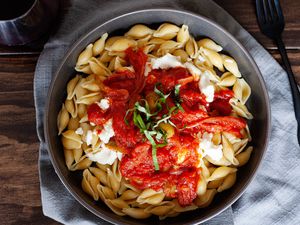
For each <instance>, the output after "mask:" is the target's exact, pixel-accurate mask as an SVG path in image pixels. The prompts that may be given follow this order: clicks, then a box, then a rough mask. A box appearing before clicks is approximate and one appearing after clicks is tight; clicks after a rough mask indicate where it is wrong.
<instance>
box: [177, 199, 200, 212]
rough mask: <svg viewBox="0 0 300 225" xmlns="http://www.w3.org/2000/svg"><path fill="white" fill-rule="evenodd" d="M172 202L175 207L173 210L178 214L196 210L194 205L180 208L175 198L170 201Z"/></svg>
mask: <svg viewBox="0 0 300 225" xmlns="http://www.w3.org/2000/svg"><path fill="white" fill-rule="evenodd" d="M172 202H173V203H174V204H175V207H174V209H173V210H174V211H175V212H179V213H180V212H187V211H192V210H195V209H197V206H196V205H194V204H191V205H188V206H185V207H182V206H180V205H179V203H178V200H177V199H176V198H175V199H174V200H172Z"/></svg>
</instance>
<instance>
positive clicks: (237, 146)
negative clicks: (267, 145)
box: [232, 138, 249, 155]
mask: <svg viewBox="0 0 300 225" xmlns="http://www.w3.org/2000/svg"><path fill="white" fill-rule="evenodd" d="M248 142H249V140H248V138H245V139H242V140H241V141H240V142H237V143H234V144H233V145H232V146H233V150H234V152H235V154H236V155H237V154H239V153H240V152H242V151H243V150H244V148H245V147H246V146H247V144H248Z"/></svg>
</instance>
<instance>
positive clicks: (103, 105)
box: [97, 98, 110, 110]
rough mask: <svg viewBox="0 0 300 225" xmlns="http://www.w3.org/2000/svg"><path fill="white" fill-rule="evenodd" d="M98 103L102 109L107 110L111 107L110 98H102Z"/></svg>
mask: <svg viewBox="0 0 300 225" xmlns="http://www.w3.org/2000/svg"><path fill="white" fill-rule="evenodd" d="M97 105H98V106H99V107H100V109H102V110H107V109H108V108H109V106H110V105H109V100H108V99H106V98H103V99H101V101H100V102H97Z"/></svg>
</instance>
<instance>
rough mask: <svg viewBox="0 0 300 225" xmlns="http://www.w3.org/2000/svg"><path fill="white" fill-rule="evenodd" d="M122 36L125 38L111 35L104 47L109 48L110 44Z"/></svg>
mask: <svg viewBox="0 0 300 225" xmlns="http://www.w3.org/2000/svg"><path fill="white" fill-rule="evenodd" d="M121 38H124V37H123V36H113V37H110V38H108V39H107V40H106V42H105V45H104V49H106V48H109V47H110V46H112V44H113V43H114V42H115V41H116V40H119V39H121Z"/></svg>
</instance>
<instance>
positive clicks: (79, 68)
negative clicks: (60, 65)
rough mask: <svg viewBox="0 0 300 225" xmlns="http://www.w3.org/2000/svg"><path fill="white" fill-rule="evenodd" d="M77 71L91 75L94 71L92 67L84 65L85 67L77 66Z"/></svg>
mask: <svg viewBox="0 0 300 225" xmlns="http://www.w3.org/2000/svg"><path fill="white" fill-rule="evenodd" d="M75 70H76V71H77V72H82V73H85V74H91V73H92V70H91V67H90V65H89V64H84V65H80V66H76V67H75Z"/></svg>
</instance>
